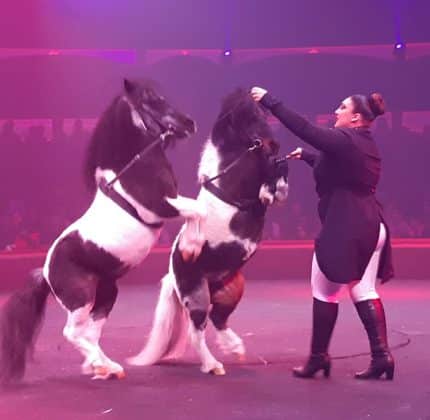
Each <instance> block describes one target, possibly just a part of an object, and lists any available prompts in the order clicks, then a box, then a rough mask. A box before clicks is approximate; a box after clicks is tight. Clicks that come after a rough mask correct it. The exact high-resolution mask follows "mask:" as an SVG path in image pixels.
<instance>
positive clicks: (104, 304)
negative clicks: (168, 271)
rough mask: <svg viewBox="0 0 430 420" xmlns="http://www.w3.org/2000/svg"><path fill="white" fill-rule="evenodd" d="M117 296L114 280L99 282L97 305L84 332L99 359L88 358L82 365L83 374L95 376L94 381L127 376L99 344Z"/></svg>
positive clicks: (95, 304) (92, 310)
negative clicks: (95, 349)
mask: <svg viewBox="0 0 430 420" xmlns="http://www.w3.org/2000/svg"><path fill="white" fill-rule="evenodd" d="M117 295H118V288H117V286H116V283H115V281H114V280H108V279H103V280H99V283H98V286H97V291H96V299H95V303H94V306H93V308H92V309H91V312H90V314H89V319H88V322H87V325H86V328H85V331H84V337H85V338H86V339H87V340H88V341H89V342H90V343H91V344H92V345H93V346H94V347H95V348H97V349H98V357H97V359H95V360H94V359H91V358H86V359H85V361H84V363H83V364H82V371H83V373H87V374H94V376H93V378H94V379H107V378H118V379H122V378H123V377H124V376H125V373H124V369H123V367H122V366H121V365H120V364H119V363H117V362H114V361H113V360H111V359H110V358H109V357H107V356H106V354H105V353H104V352H103V350H102V349H101V347H100V344H99V340H100V336H101V333H102V328H103V326H104V324H105V323H106V320H107V317H108V315H109V313H110V311H111V310H112V307H113V305H114V303H115V301H116V298H117Z"/></svg>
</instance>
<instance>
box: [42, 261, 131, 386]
mask: <svg viewBox="0 0 430 420" xmlns="http://www.w3.org/2000/svg"><path fill="white" fill-rule="evenodd" d="M67 262H68V261H63V271H59V270H58V271H57V270H56V268H55V266H54V269H53V270H52V271H51V273H50V281H51V286H52V288H53V291H54V294H55V296H56V298H57V299H58V300H59V302H60V303H61V304H62V306H63V307H64V308H65V309H66V310H67V323H66V326H65V327H64V329H63V335H64V337H65V338H66V339H67V340H68V341H69V342H70V343H71V344H72V345H73V346H74V347H75V348H76V349H77V350H78V351H79V352H80V353H81V354H82V355H83V357H84V362H83V364H82V371H83V373H86V374H93V375H94V378H108V377H122V376H124V370H123V368H122V367H121V366H120V365H118V364H117V363H115V362H112V361H111V360H110V359H109V358H107V357H106V356H105V354H104V353H103V351H102V349H101V348H100V346H99V339H100V335H101V331H102V327H103V325H104V323H105V321H106V317H107V314H108V313H109V311H110V310H111V308H112V306H113V302H114V301H115V298H116V286H115V284H114V283H113V285H114V287H112V286H111V287H109V288H106V287H105V286H102V285H103V279H100V278H99V277H98V276H97V275H95V274H93V273H90V272H88V271H86V270H83V269H82V268H81V267H78V266H76V265H75V264H72V263H69V264H67V265H66V263H67ZM64 267H66V268H67V270H66V269H64ZM64 273H67V276H66V275H64ZM105 289H107V290H105Z"/></svg>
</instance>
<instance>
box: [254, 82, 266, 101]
mask: <svg viewBox="0 0 430 420" xmlns="http://www.w3.org/2000/svg"><path fill="white" fill-rule="evenodd" d="M266 93H267V90H266V89H263V88H261V87H257V86H254V87H253V88H252V89H251V96H252V99H254V101H255V102H260V101H261V99H262V98H263V96H264V95H265V94H266Z"/></svg>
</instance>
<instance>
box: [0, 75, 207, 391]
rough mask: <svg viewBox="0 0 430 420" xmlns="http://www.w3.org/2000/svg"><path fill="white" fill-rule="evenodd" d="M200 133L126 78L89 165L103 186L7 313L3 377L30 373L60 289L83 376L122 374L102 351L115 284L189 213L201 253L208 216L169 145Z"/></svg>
mask: <svg viewBox="0 0 430 420" xmlns="http://www.w3.org/2000/svg"><path fill="white" fill-rule="evenodd" d="M194 132H195V123H194V121H193V120H192V119H190V118H189V117H188V116H186V115H184V114H182V113H180V112H179V111H178V110H176V109H174V108H173V107H172V106H171V105H170V104H169V103H168V102H167V101H166V100H165V99H164V98H163V97H162V96H160V95H159V94H158V93H157V91H156V89H155V87H154V86H153V84H152V83H150V82H131V81H128V80H125V81H124V91H123V93H122V94H121V95H120V96H118V97H116V98H115V99H114V100H113V102H112V103H111V105H110V106H109V107H108V109H107V110H106V111H105V112H104V114H103V115H102V116H101V118H100V119H99V122H98V124H97V126H96V128H95V130H94V133H93V135H92V138H91V141H90V144H89V147H88V151H87V159H86V170H85V172H86V178H87V183H88V184H89V186H90V187H92V188H93V190H94V199H93V201H92V203H91V205H90V207H89V208H88V210H87V211H86V212H85V213H84V214H83V216H82V217H80V218H79V219H78V220H76V221H75V222H74V223H72V224H71V225H70V226H69V227H67V228H66V229H65V230H64V232H62V233H61V235H60V236H59V237H58V238H57V239H56V240H55V242H54V243H53V245H52V246H51V247H50V249H49V251H48V253H47V257H46V260H45V264H44V266H43V270H36V271H34V272H33V273H32V276H31V277H32V278H31V280H30V282H29V284H28V285H27V287H26V288H25V289H24V290H23V291H20V292H17V293H16V294H15V295H12V297H11V298H10V299H9V301H8V302H7V303H6V304H5V307H4V309H3V314H2V325H1V336H0V340H1V342H0V345H1V347H0V350H1V364H0V380H1V381H2V382H4V383H7V382H10V381H12V380H17V379H20V378H21V377H22V376H23V375H24V371H25V364H26V356H27V353H28V352H29V351H31V350H32V348H33V343H34V341H35V338H36V335H37V334H36V333H37V331H38V327H39V325H40V323H41V320H42V317H43V313H44V308H45V305H46V299H47V297H48V295H49V293H50V292H51V293H52V294H53V295H54V296H55V298H56V300H57V301H58V302H59V303H60V305H61V306H62V307H63V308H64V309H65V310H66V311H67V323H66V326H65V328H64V330H63V334H64V336H65V337H66V339H67V340H69V341H70V342H71V343H72V344H73V345H74V347H75V348H76V349H78V350H79V351H80V352H81V354H82V355H83V356H84V362H83V364H82V371H83V373H85V374H90V375H92V376H93V377H94V378H102V379H106V378H110V377H117V378H121V377H123V376H124V370H123V368H122V366H121V365H120V364H118V363H116V362H114V361H112V360H111V359H109V358H108V357H107V356H106V355H105V353H104V352H103V350H102V349H101V347H100V345H99V339H100V336H101V333H102V328H103V325H104V323H105V322H106V319H107V317H108V315H109V313H110V311H111V309H112V307H113V305H114V303H115V300H116V297H117V291H118V289H117V284H116V281H117V279H118V278H119V277H121V276H122V275H124V274H125V273H126V272H127V271H128V270H129V269H130V268H132V267H134V266H136V265H137V264H139V263H140V262H141V261H142V260H143V259H144V258H145V257H146V255H147V254H148V252H149V251H150V249H151V248H152V246H153V245H154V243H155V242H156V241H157V239H158V237H159V234H160V230H161V228H162V225H163V221H164V220H165V219H169V218H172V217H176V216H178V215H182V216H184V217H185V218H186V219H187V220H188V221H189V223H188V225H187V226H189V230H187V232H185V234H184V235H183V236H182V241H181V244H182V245H181V247H182V248H181V249H182V250H183V252H184V255H191V254H194V253H198V252H199V250H200V248H201V245H202V242H201V238H200V236H199V232H198V229H197V228H198V224H199V221H200V219H201V218H204V217H205V210H204V208H203V207H202V205H201V204H200V203H198V202H196V201H195V200H191V199H188V198H184V197H181V196H180V195H178V191H177V183H176V180H175V176H174V174H173V171H172V168H171V165H170V163H169V162H168V160H167V158H166V156H165V153H164V149H165V147H166V146H167V145H168V144H169V142H171V141H174V140H176V139H182V138H185V137H187V136H189V135H190V134H192V133H194Z"/></svg>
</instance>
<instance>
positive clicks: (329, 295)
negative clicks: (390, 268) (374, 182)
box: [311, 223, 387, 302]
mask: <svg viewBox="0 0 430 420" xmlns="http://www.w3.org/2000/svg"><path fill="white" fill-rule="evenodd" d="M386 239H387V232H386V230H385V226H384V225H383V223H381V224H380V226H379V238H378V243H377V244H376V248H375V251H374V252H373V255H372V257H371V258H370V261H369V264H368V265H367V267H366V270H365V272H364V274H363V277H362V278H361V280H356V281H352V282H350V283H348V285H347V286H348V289H349V294H350V296H351V299H352V300H353V302H361V301H363V300H369V299H378V298H379V295H378V293H377V292H376V288H375V287H376V279H377V274H378V266H379V259H380V257H381V251H382V248H383V247H384V244H385V241H386ZM311 283H312V295H313V297H314V298H316V299H318V300H321V301H323V302H339V296H340V294H341V292H342V289H343V286H345V285H344V284H342V283H335V282H332V281H330V280H328V279H327V277H326V276H325V275H324V274H323V272H322V271H321V270H320V267H319V265H318V261H317V259H316V256H315V253H314V256H313V260H312V277H311Z"/></svg>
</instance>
